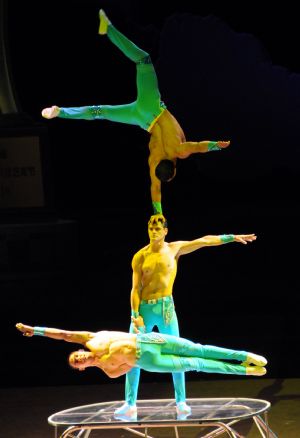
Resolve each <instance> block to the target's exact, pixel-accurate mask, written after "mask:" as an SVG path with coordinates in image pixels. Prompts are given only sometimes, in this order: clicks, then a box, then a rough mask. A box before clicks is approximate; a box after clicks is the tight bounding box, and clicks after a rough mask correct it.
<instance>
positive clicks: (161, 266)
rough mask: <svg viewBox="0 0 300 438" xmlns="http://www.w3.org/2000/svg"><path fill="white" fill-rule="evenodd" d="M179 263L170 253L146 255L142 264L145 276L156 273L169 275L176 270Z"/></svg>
mask: <svg viewBox="0 0 300 438" xmlns="http://www.w3.org/2000/svg"><path fill="white" fill-rule="evenodd" d="M176 267H177V263H176V260H175V257H174V255H173V254H172V253H171V252H170V251H167V252H162V253H150V254H147V253H146V254H145V257H144V261H143V264H142V273H143V276H150V275H153V274H155V273H159V274H168V273H171V272H173V271H174V270H176Z"/></svg>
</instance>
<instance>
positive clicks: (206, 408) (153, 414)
mask: <svg viewBox="0 0 300 438" xmlns="http://www.w3.org/2000/svg"><path fill="white" fill-rule="evenodd" d="M187 403H188V405H189V406H190V407H191V409H192V413H191V414H190V415H188V416H185V417H184V416H181V417H179V416H177V413H176V404H175V401H174V399H157V400H139V401H138V402H137V411H138V415H137V419H136V420H135V421H131V420H130V421H127V420H126V419H124V418H116V417H115V416H114V411H115V410H116V409H117V408H119V407H120V406H121V405H122V404H123V402H121V401H112V402H103V403H96V404H91V405H85V406H77V407H75V408H71V409H66V410H64V411H60V412H57V413H55V414H53V415H51V416H50V417H49V418H48V423H49V424H51V425H52V426H54V427H55V437H56V438H57V437H58V436H59V437H60V438H74V437H82V438H87V437H89V436H90V434H91V432H92V431H93V430H99V429H125V430H127V431H129V432H131V433H133V434H135V435H138V436H142V437H145V438H154V437H152V436H150V435H148V429H149V428H161V427H171V428H173V429H174V433H175V437H176V438H179V431H178V427H199V428H202V429H203V428H208V427H209V428H213V429H212V430H211V431H210V432H209V433H207V431H206V432H204V435H201V436H202V437H203V438H204V437H206V438H208V437H209V438H213V437H217V436H220V435H222V434H224V433H226V434H227V436H229V437H231V438H243V437H242V436H241V435H240V434H239V433H238V432H237V431H236V430H235V429H234V428H233V426H234V425H235V424H237V423H239V422H240V421H243V420H246V419H249V418H250V419H252V420H253V423H254V424H255V426H256V428H257V430H258V431H259V433H260V435H261V436H262V437H263V438H277V437H276V435H275V434H274V432H272V430H271V429H270V427H269V425H268V417H267V413H268V411H269V410H270V407H271V404H270V403H269V402H268V401H266V400H260V399H253V398H190V399H187ZM61 428H64V431H63V432H62V433H61V434H60V435H58V431H59V429H61ZM136 429H144V431H143V432H141V431H139V430H136ZM198 436H199V437H200V435H198Z"/></svg>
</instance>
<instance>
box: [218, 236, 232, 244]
mask: <svg viewBox="0 0 300 438" xmlns="http://www.w3.org/2000/svg"><path fill="white" fill-rule="evenodd" d="M220 239H221V242H223V243H230V242H234V235H233V234H222V236H220Z"/></svg>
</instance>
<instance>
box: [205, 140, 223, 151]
mask: <svg viewBox="0 0 300 438" xmlns="http://www.w3.org/2000/svg"><path fill="white" fill-rule="evenodd" d="M221 149H222V148H220V146H218V142H217V141H210V142H209V143H208V146H207V150H208V152H211V151H220V150H221Z"/></svg>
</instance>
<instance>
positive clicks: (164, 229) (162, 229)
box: [148, 214, 168, 241]
mask: <svg viewBox="0 0 300 438" xmlns="http://www.w3.org/2000/svg"><path fill="white" fill-rule="evenodd" d="M167 233H168V223H167V219H166V218H165V217H164V215H162V214H154V215H152V216H151V217H150V219H149V222H148V234H149V238H150V241H155V240H161V239H164V238H165V236H166V235H167Z"/></svg>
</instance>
